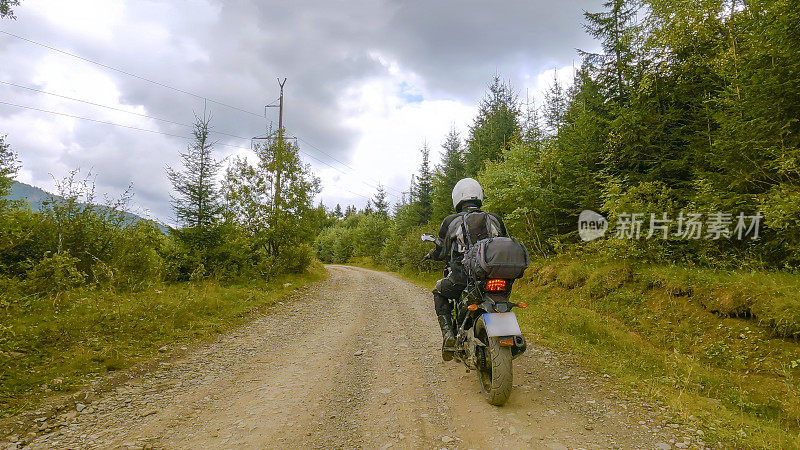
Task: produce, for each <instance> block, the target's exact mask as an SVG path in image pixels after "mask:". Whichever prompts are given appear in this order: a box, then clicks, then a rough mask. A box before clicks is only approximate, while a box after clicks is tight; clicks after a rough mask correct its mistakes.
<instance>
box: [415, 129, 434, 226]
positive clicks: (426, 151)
mask: <svg viewBox="0 0 800 450" xmlns="http://www.w3.org/2000/svg"><path fill="white" fill-rule="evenodd" d="M420 153H421V154H422V163H421V164H420V166H419V174H418V175H417V184H416V188H415V193H414V198H415V204H416V207H417V212H418V214H419V223H420V224H423V223H427V222H428V221H429V220H430V219H431V213H432V212H433V177H432V174H431V167H430V153H431V150H430V147H428V144H427V143H425V144H423V145H422V148H421V149H420Z"/></svg>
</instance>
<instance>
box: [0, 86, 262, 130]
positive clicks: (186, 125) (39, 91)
mask: <svg viewBox="0 0 800 450" xmlns="http://www.w3.org/2000/svg"><path fill="white" fill-rule="evenodd" d="M0 83H2V84H5V85H8V86H13V87H16V88H20V89H27V90H29V91H33V92H37V93H40V94H46V95H52V96H53V97H59V98H63V99H66V100H71V101H74V102H80V103H86V104H87V105H92V106H97V107H99V108H106V109H110V110H113V111H119V112H123V113H126V114H132V115H134V116H139V117H145V118H147V119H153V120H158V121H161V122H165V123H170V124H173V125H180V126H182V127H188V128H192V125H189V124H185V123H181V122H175V121H174V120H169V119H164V118H161V117H155V116H150V115H147V114H142V113H138V112H136V111H129V110H127V109H122V108H117V107H114V106H108V105H101V104H100V103H95V102H90V101H88V100H83V99H80V98H75V97H69V96H66V95H62V94H56V93H55V92H48V91H43V90H41V89H36V88H32V87H30V86H23V85H21V84H16V83H11V82H9V81H3V80H0ZM210 132H211V133H216V134H221V135H224V136H230V137H235V138H239V139H247V138H244V137H241V136H237V135H235V134H231V133H226V132H224V131H215V130H211V131H210Z"/></svg>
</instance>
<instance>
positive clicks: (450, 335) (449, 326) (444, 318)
mask: <svg viewBox="0 0 800 450" xmlns="http://www.w3.org/2000/svg"><path fill="white" fill-rule="evenodd" d="M439 326H440V327H441V328H442V359H444V360H445V361H450V360H451V359H453V352H452V351H449V350H445V348H446V347H447V348H453V346H455V345H456V336H455V333H454V331H453V318H452V316H450V314H443V315H441V316H439Z"/></svg>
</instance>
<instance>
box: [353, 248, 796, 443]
mask: <svg viewBox="0 0 800 450" xmlns="http://www.w3.org/2000/svg"><path fill="white" fill-rule="evenodd" d="M358 265H362V266H365V267H369V268H376V266H375V264H374V263H371V262H370V261H359V262H358ZM400 274H401V275H402V276H404V277H405V278H407V279H409V280H411V281H413V282H415V283H417V284H419V285H421V286H423V287H426V288H430V287H431V286H432V285H433V282H434V281H435V280H436V279H437V278H439V274H438V273H436V272H421V271H419V270H408V269H405V270H402V271H401V272H400ZM731 279H734V280H741V281H740V282H738V283H731ZM748 280H749V281H748ZM798 282H800V278H798V277H797V276H795V275H791V274H767V273H761V274H736V273H734V274H731V273H727V272H716V271H712V270H707V269H697V268H687V267H676V266H657V265H645V264H637V263H630V262H626V261H610V260H607V259H602V258H594V259H593V258H584V259H583V260H582V261H577V262H576V261H575V260H574V259H570V258H568V257H564V258H559V259H554V260H541V261H538V262H534V264H533V265H532V266H531V268H530V269H529V270H528V272H527V273H526V277H525V278H524V279H522V280H519V281H518V282H517V283H515V284H514V288H515V289H514V299H515V300H516V301H526V302H528V304H529V307H528V308H527V309H526V310H524V311H521V312H519V313H518V315H517V317H519V319H520V325H521V326H522V329H523V333H524V334H525V336H526V337H527V338H528V339H529V341H531V342H532V343H534V344H540V345H546V346H552V347H556V348H560V349H562V350H566V351H569V352H571V353H573V354H575V355H578V356H579V357H580V358H581V359H582V360H583V361H584V363H585V364H586V365H587V366H588V367H590V368H592V369H594V370H596V371H598V372H601V373H607V374H610V375H612V376H613V379H614V380H615V382H616V383H618V384H619V386H620V387H621V388H622V389H623V390H627V391H635V392H634V393H642V394H644V395H647V396H648V397H651V398H655V399H658V400H660V401H662V402H665V403H666V404H668V405H669V406H670V407H671V408H672V410H673V411H674V412H676V413H678V418H677V419H676V420H681V421H687V422H691V423H693V425H694V426H696V427H698V428H699V429H702V430H703V431H704V433H705V440H706V441H707V442H713V441H716V440H719V441H721V442H724V443H727V444H729V445H732V446H737V447H750V448H794V447H796V445H797V436H798V434H799V433H800V395H799V394H800V344H799V343H798V342H797V341H795V340H794V339H791V338H782V337H780V332H779V331H778V329H777V328H775V327H773V326H771V324H772V322H771V321H764V320H762V321H759V320H758V319H757V318H756V316H754V315H753V314H751V315H750V316H746V315H741V316H731V315H729V312H727V311H725V312H723V311H722V310H720V311H717V312H711V311H709V310H708V309H706V307H705V306H704V303H708V301H709V300H708V299H710V298H712V297H710V294H707V293H711V292H713V293H714V294H713V295H715V296H717V297H714V298H723V299H724V298H726V297H728V296H730V297H733V298H737V297H736V296H738V295H741V294H740V293H741V292H752V293H753V294H752V295H751V296H749V297H748V298H750V297H753V298H762V297H763V298H766V296H765V295H764V294H763V292H783V293H785V294H787V296H786V298H779V297H776V298H775V301H776V304H777V305H783V304H785V302H787V301H790V299H791V297H790V296H789V295H788V294H790V293H791V292H792V287H793V286H794V285H795V284H796V283H798ZM794 292H797V291H794ZM695 296H696V297H695ZM764 305H767V303H766V302H765V303H764ZM764 308H765V309H770V308H768V306H764ZM785 309H786V310H787V311H791V309H792V308H785ZM770 310H775V311H782V310H784V308H783V307H773V308H771V309H770ZM431 314H433V312H431ZM782 319H783V323H790V320H789V319H788V318H786V317H782ZM637 395H638V394H637Z"/></svg>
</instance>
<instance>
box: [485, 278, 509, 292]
mask: <svg viewBox="0 0 800 450" xmlns="http://www.w3.org/2000/svg"><path fill="white" fill-rule="evenodd" d="M505 290H506V280H503V279H500V278H495V279H492V280H487V281H486V291H487V292H503V291H505Z"/></svg>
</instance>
